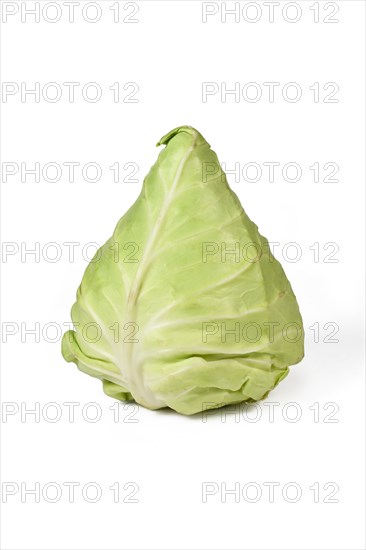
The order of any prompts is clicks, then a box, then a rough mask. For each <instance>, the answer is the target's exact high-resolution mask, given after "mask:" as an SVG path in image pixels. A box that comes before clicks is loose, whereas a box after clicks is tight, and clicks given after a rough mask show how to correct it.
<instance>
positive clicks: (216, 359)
mask: <svg viewBox="0 0 366 550" xmlns="http://www.w3.org/2000/svg"><path fill="white" fill-rule="evenodd" d="M158 145H165V147H164V149H163V150H162V151H161V152H160V154H159V157H158V159H157V162H156V163H155V164H154V166H153V167H152V168H151V170H150V172H149V173H148V175H147V176H146V178H145V180H144V183H143V187H142V191H141V194H140V195H139V197H138V199H137V200H136V202H135V203H134V204H133V206H132V207H131V208H130V209H129V210H128V211H127V212H126V214H125V215H124V216H123V217H122V218H121V219H120V221H119V222H118V224H117V227H116V228H115V231H114V233H113V235H112V237H111V238H110V239H109V240H108V241H107V242H106V243H105V244H104V246H102V247H101V248H100V249H99V251H98V252H97V253H96V255H95V257H94V258H93V260H92V261H91V262H90V264H89V265H88V267H87V269H86V271H85V274H84V277H83V280H82V282H81V285H80V286H79V289H78V291H77V297H76V302H75V304H74V305H73V308H72V313H71V314H72V319H73V322H74V327H75V331H68V332H67V333H66V334H64V336H63V340H62V353H63V356H64V358H65V359H66V361H68V362H70V361H73V362H74V363H76V365H77V366H78V368H79V369H80V370H81V371H83V372H85V373H86V374H89V375H91V376H94V377H96V378H99V379H100V380H102V382H103V389H104V391H105V393H106V394H107V395H109V396H111V397H114V398H116V399H120V400H123V401H125V400H134V401H136V402H137V403H139V404H141V405H143V406H144V407H147V408H149V409H160V408H163V407H170V408H172V409H174V410H176V411H178V412H179V413H183V414H187V415H190V414H194V413H197V412H200V411H202V410H205V409H209V408H217V407H221V406H223V405H227V404H229V403H239V402H242V401H248V400H249V401H253V400H259V399H263V398H264V397H265V396H266V395H267V394H268V392H269V391H270V390H272V389H273V388H274V387H275V386H276V385H277V384H278V382H279V381H280V380H282V379H283V378H284V377H285V376H286V375H287V374H288V367H289V365H292V364H295V363H298V362H299V361H300V360H301V359H302V358H303V355H304V338H303V325H302V319H301V315H300V312H299V307H298V304H297V301H296V298H295V295H294V293H293V291H292V288H291V285H290V283H289V281H288V280H287V278H286V275H285V273H284V271H283V269H282V267H281V265H280V263H279V262H278V261H277V260H276V259H275V258H274V257H273V255H272V254H271V252H270V249H269V246H268V241H267V240H266V239H265V238H264V237H262V236H261V235H260V233H259V232H258V228H257V226H256V225H255V224H254V223H253V222H252V221H251V220H250V219H249V218H248V216H247V215H246V213H245V212H244V210H243V208H242V206H241V204H240V201H239V199H238V197H237V196H236V195H235V194H234V193H233V191H232V190H231V189H230V187H229V185H228V183H227V180H226V176H225V174H224V173H223V172H222V170H221V167H220V164H219V161H218V159H217V156H216V154H215V153H214V152H213V151H212V150H211V148H210V145H209V144H208V143H207V142H206V140H205V139H204V138H203V137H202V135H201V134H200V133H199V132H197V130H195V129H194V128H192V127H190V126H181V127H179V128H175V129H174V130H172V131H171V132H169V133H168V134H167V135H165V136H164V137H163V138H162V139H161V140H160V141H159V143H158Z"/></svg>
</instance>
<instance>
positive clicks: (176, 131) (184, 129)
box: [156, 126, 208, 147]
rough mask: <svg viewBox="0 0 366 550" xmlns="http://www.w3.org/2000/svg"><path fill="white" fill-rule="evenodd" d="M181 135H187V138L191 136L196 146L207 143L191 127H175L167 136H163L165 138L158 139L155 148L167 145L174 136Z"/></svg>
mask: <svg viewBox="0 0 366 550" xmlns="http://www.w3.org/2000/svg"><path fill="white" fill-rule="evenodd" d="M181 133H184V134H188V135H189V136H191V137H192V141H194V142H195V143H196V145H199V144H203V143H207V141H206V140H205V138H204V137H203V136H202V135H201V134H200V133H199V131H198V130H196V129H195V128H193V127H192V126H177V128H174V129H173V130H170V132H168V133H167V134H165V136H163V137H162V138H160V140H159V141H158V142H157V144H156V147H159V146H160V145H167V144H168V143H169V141H170V140H171V139H173V138H174V137H175V136H177V135H178V134H181ZM207 145H208V144H207Z"/></svg>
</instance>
